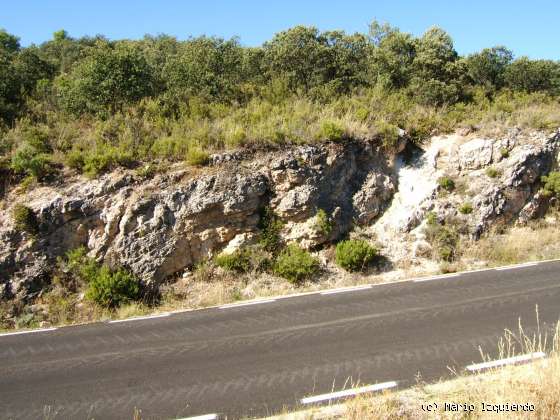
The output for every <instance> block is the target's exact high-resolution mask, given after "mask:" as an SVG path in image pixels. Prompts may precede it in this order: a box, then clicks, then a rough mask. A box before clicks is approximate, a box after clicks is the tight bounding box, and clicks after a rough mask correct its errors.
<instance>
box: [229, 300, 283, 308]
mask: <svg viewBox="0 0 560 420" xmlns="http://www.w3.org/2000/svg"><path fill="white" fill-rule="evenodd" d="M272 302H276V299H262V300H252V301H250V302H239V303H228V304H227V305H222V306H219V308H220V309H228V308H237V307H239V306H250V305H259V304H261V303H272Z"/></svg>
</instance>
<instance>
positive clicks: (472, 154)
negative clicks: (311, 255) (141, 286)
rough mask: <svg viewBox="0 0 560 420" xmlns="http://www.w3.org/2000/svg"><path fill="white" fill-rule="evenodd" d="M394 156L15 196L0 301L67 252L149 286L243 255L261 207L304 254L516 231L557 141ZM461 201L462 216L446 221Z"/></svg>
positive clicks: (90, 183)
mask: <svg viewBox="0 0 560 420" xmlns="http://www.w3.org/2000/svg"><path fill="white" fill-rule="evenodd" d="M400 144H401V146H402V147H400V148H399V150H396V151H394V152H391V153H388V152H387V151H386V150H384V149H382V148H381V147H380V146H378V145H377V144H376V143H371V142H347V143H326V144H321V145H316V146H294V147H291V148H288V149H285V150H273V151H255V152H243V153H241V152H234V153H228V154H222V155H216V156H213V157H212V159H211V162H212V165H211V166H210V167H209V168H205V169H204V170H200V171H190V172H189V171H187V170H185V169H182V168H178V167H176V168H175V169H173V168H172V169H171V170H169V171H167V172H166V173H165V174H157V175H155V176H154V177H153V178H151V179H146V178H143V177H141V176H139V175H137V174H136V173H135V172H134V171H124V170H121V171H116V172H113V173H111V174H107V175H104V176H102V177H101V178H99V179H96V180H88V179H85V178H83V177H76V176H75V177H73V178H70V179H69V180H68V181H67V182H66V183H65V184H64V185H59V186H53V185H50V186H41V187H39V188H36V189H34V190H32V191H30V192H28V193H19V194H18V191H17V190H11V191H9V192H8V193H7V195H6V198H5V199H4V203H3V210H2V211H1V212H0V297H1V298H2V299H9V298H13V297H19V298H22V299H26V298H27V297H32V296H33V295H34V293H36V292H38V291H40V290H41V289H42V288H44V287H45V285H47V284H48V283H49V281H50V271H51V268H52V266H53V263H54V262H55V260H56V258H57V257H58V256H61V255H63V254H64V253H65V252H67V251H68V250H70V249H73V248H76V247H78V246H85V247H87V249H88V250H89V254H90V256H92V257H94V258H96V259H97V260H99V261H103V262H105V263H107V264H109V265H112V266H123V267H126V268H127V269H128V270H130V271H132V272H133V273H134V275H135V276H137V277H138V278H139V279H141V280H142V281H143V282H144V283H145V284H146V285H153V286H157V285H158V284H160V283H161V282H162V281H165V280H166V279H168V278H173V277H174V276H176V275H179V274H182V272H183V271H184V270H186V269H188V268H189V267H191V266H192V265H194V264H196V263H197V262H199V261H202V260H204V259H206V258H210V257H212V256H213V255H216V254H217V253H219V252H222V251H224V250H225V252H232V251H234V250H235V249H238V248H239V247H242V246H244V245H246V244H248V243H252V242H254V241H255V238H256V237H257V236H258V234H259V221H260V218H261V214H262V210H263V209H264V208H266V207H270V209H271V210H272V211H274V213H275V214H276V215H278V217H280V218H281V219H282V221H283V222H284V224H283V228H282V232H281V234H282V236H283V238H284V239H285V240H286V241H287V242H290V241H293V242H297V243H298V244H299V245H300V246H302V247H305V248H309V249H312V248H315V247H317V246H319V245H321V244H322V243H325V242H328V241H332V240H335V239H336V238H339V237H341V236H343V235H345V234H347V233H348V232H349V231H350V230H351V229H352V228H353V226H355V225H363V226H371V228H372V229H373V231H374V233H375V234H376V236H377V240H378V241H379V242H380V243H381V244H383V245H384V246H385V254H386V256H387V257H388V258H390V259H391V258H395V259H398V258H404V256H408V257H410V256H413V255H418V256H419V257H421V256H422V255H424V254H426V248H427V247H428V244H426V242H425V241H424V238H423V237H422V235H421V234H420V232H421V227H422V225H423V223H424V222H423V221H424V219H425V216H426V213H427V212H428V211H433V212H435V213H436V215H437V217H438V218H445V217H448V216H454V217H459V218H462V219H464V220H465V223H466V224H467V225H468V226H469V232H470V234H471V235H473V236H474V237H476V236H479V235H480V234H481V233H483V232H484V231H485V230H487V229H488V227H489V226H490V225H491V224H492V223H493V221H495V220H497V219H504V220H505V221H508V222H509V221H512V220H519V221H520V222H523V221H526V220H528V219H530V218H533V217H536V216H538V215H539V214H542V212H543V211H544V209H545V208H546V206H547V205H548V201H549V200H548V199H547V198H546V197H544V196H542V194H539V192H538V191H539V188H540V177H541V176H542V175H544V174H546V173H548V172H549V171H551V170H553V169H554V168H556V167H557V165H558V161H557V159H558V150H559V148H560V135H559V134H558V133H554V134H552V135H545V134H543V133H534V134H532V135H522V134H521V133H520V132H518V131H512V132H511V133H510V134H509V135H508V136H507V137H506V138H503V139H498V140H495V139H485V138H473V137H468V136H460V135H452V136H445V137H438V138H434V139H432V140H431V141H430V142H427V144H426V145H425V146H423V148H424V149H425V150H426V151H425V152H422V151H421V150H417V152H416V155H417V156H416V157H414V158H413V159H412V160H411V161H408V162H406V163H405V159H404V157H403V155H399V154H398V153H399V152H403V148H404V142H403V141H401V143H400ZM489 167H491V168H492V170H493V173H491V174H489V173H488V172H487V170H488V168H489ZM443 174H446V175H448V176H450V177H452V178H453V179H455V181H456V184H457V186H458V188H457V190H458V191H457V192H455V193H452V194H440V193H439V191H440V187H438V184H437V179H438V178H439V177H440V176H442V175H443ZM404 176H407V177H408V178H409V179H408V180H407V179H405V178H404ZM399 183H400V184H402V185H400V186H399ZM459 186H462V190H461V191H459V190H460V188H459ZM465 201H468V202H469V203H471V204H472V208H473V210H472V213H470V214H461V213H460V212H459V211H458V208H459V207H460V205H461V204H463V203H464V202H465ZM15 203H22V204H24V205H26V206H28V207H29V208H31V209H32V210H33V212H34V213H35V215H36V218H37V221H38V226H39V230H38V233H37V234H36V235H29V234H27V233H25V232H22V231H20V230H18V229H16V227H15V224H14V222H13V220H12V217H11V211H12V207H13V205H15ZM319 209H322V210H324V212H325V213H326V214H327V215H328V217H329V220H330V222H331V224H332V226H333V228H332V229H331V230H329V232H322V231H321V230H320V229H318V228H317V225H318V224H317V212H318V211H319ZM409 234H412V235H413V238H412V239H411V240H408V241H407V240H404V239H403V238H404V236H403V235H409ZM415 234H416V236H415V237H414V235H415ZM394 244H398V245H399V246H400V251H399V250H397V248H398V247H395V246H394ZM403 244H405V245H406V246H407V247H408V248H403V247H402V246H401V245H403ZM403 246H404V245H403ZM403 250H404V251H403ZM403 252H404V253H403ZM407 253H408V254H407Z"/></svg>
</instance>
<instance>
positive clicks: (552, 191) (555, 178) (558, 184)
mask: <svg viewBox="0 0 560 420" xmlns="http://www.w3.org/2000/svg"><path fill="white" fill-rule="evenodd" d="M541 181H542V182H543V184H544V185H543V192H544V194H545V195H546V196H555V197H560V172H550V173H549V174H548V175H545V176H543V177H541Z"/></svg>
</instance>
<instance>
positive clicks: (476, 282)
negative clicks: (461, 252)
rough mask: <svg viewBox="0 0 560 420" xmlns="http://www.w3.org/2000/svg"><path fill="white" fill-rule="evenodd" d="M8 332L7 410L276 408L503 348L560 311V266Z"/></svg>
mask: <svg viewBox="0 0 560 420" xmlns="http://www.w3.org/2000/svg"><path fill="white" fill-rule="evenodd" d="M423 280H424V281H415V280H410V281H404V282H398V283H392V284H386V285H376V286H371V287H370V286H366V287H359V288H354V289H346V290H344V289H343V290H331V291H327V292H326V293H325V291H323V292H317V293H313V294H306V295H300V296H292V297H287V298H272V299H268V300H264V301H261V302H260V303H255V302H250V303H251V304H246V303H245V304H243V303H242V304H240V305H239V306H233V307H232V306H226V307H218V308H209V309H203V310H197V311H190V312H183V313H171V314H167V316H160V317H155V318H148V319H136V320H129V321H127V322H118V323H95V324H90V325H84V326H75V327H65V328H59V329H55V330H45V331H38V332H33V333H27V334H12V335H0V418H14V419H27V418H29V419H37V418H43V417H45V418H47V415H45V414H44V413H47V414H48V416H49V417H48V418H49V419H50V418H60V419H67V418H80V419H85V418H97V419H113V418H114V419H126V418H132V417H133V413H134V410H135V408H137V409H139V410H141V413H142V418H144V419H152V418H153V419H162V418H164V419H168V418H169V419H171V418H184V417H189V416H198V415H205V414H210V413H218V414H220V415H221V416H226V415H227V417H228V418H240V417H252V416H261V415H267V414H273V413H275V412H277V411H278V410H280V409H282V408H283V407H288V408H294V407H297V406H300V405H301V400H302V398H305V397H310V396H314V395H318V394H324V393H329V392H333V391H340V390H342V389H345V388H352V387H355V386H360V385H364V384H376V383H384V382H393V381H394V382H396V383H397V384H398V387H399V388H404V387H406V386H410V385H412V384H414V383H415V380H416V379H415V378H417V377H421V378H422V379H423V380H425V381H430V380H435V379H439V378H442V377H448V376H450V370H449V368H455V369H457V371H462V370H464V368H465V366H467V365H469V364H472V363H478V362H481V361H482V358H481V356H480V352H479V346H480V347H482V349H483V350H485V351H487V352H489V353H490V355H491V356H492V357H496V356H495V353H496V349H497V346H496V342H497V339H498V337H500V336H502V335H503V332H504V329H505V328H509V329H512V330H514V331H516V330H517V326H518V322H519V319H521V322H522V323H523V326H524V327H525V329H526V330H527V331H529V332H531V331H533V329H534V328H535V326H536V305H538V312H539V318H540V324H541V329H542V330H546V329H547V328H551V327H552V326H553V325H554V324H555V322H556V321H558V319H559V318H560V262H558V261H555V262H554V261H553V262H543V263H539V264H534V265H524V266H518V267H512V268H508V269H501V270H485V271H478V272H470V273H462V274H460V275H455V276H453V275H452V276H448V277H442V278H438V277H436V278H431V279H423Z"/></svg>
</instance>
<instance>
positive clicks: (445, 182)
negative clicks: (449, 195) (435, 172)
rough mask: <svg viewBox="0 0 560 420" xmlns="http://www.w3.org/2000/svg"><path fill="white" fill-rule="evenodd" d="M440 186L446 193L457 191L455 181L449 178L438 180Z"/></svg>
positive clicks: (443, 177)
mask: <svg viewBox="0 0 560 420" xmlns="http://www.w3.org/2000/svg"><path fill="white" fill-rule="evenodd" d="M438 185H439V186H440V188H443V189H444V190H445V191H453V190H454V189H455V181H453V180H452V179H451V178H449V177H448V176H442V177H441V178H439V179H438Z"/></svg>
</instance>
